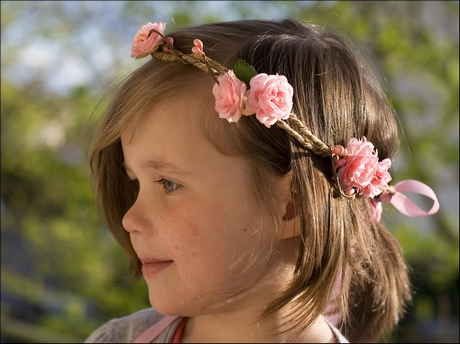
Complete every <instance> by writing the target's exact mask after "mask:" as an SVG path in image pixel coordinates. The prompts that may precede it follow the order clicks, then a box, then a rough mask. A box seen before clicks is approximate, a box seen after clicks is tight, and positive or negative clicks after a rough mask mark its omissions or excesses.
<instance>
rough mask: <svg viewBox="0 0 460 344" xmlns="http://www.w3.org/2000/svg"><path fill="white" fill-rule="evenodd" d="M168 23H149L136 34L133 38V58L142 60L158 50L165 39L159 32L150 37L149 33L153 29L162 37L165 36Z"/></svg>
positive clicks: (153, 32)
mask: <svg viewBox="0 0 460 344" xmlns="http://www.w3.org/2000/svg"><path fill="white" fill-rule="evenodd" d="M165 28H166V23H161V22H155V23H153V24H152V23H150V22H148V23H147V24H145V25H144V26H142V27H141V29H140V30H139V31H138V32H137V33H136V35H135V36H134V38H133V44H132V46H131V57H133V58H135V59H140V58H142V57H145V56H147V55H148V54H151V53H153V52H155V51H157V50H158V48H159V46H160V45H161V44H162V43H163V37H161V36H160V35H159V34H158V33H157V32H155V31H152V33H151V34H150V36H149V32H150V30H152V29H155V30H157V31H158V32H160V33H161V34H162V35H163V34H164V31H165Z"/></svg>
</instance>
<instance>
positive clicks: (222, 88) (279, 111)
mask: <svg viewBox="0 0 460 344" xmlns="http://www.w3.org/2000/svg"><path fill="white" fill-rule="evenodd" d="M165 28H166V23H162V22H155V23H150V22H149V23H147V24H146V25H144V26H142V28H141V29H140V30H139V31H138V32H137V33H136V35H135V36H134V39H133V43H132V48H131V57H133V58H135V59H139V58H143V57H146V56H148V55H151V56H152V57H153V58H155V59H158V60H162V61H166V62H175V61H180V62H182V63H185V64H192V65H194V66H196V67H198V68H200V69H201V70H203V71H204V72H206V73H208V74H210V75H211V76H212V77H213V78H214V81H215V84H214V86H213V89H212V92H213V95H214V97H215V110H216V112H217V113H218V114H219V116H220V118H224V119H226V120H227V121H229V122H230V123H232V122H238V121H239V120H240V118H241V116H252V115H255V117H256V118H257V120H258V121H259V122H260V123H262V124H263V125H265V126H266V127H267V128H270V126H272V125H274V124H276V125H278V126H279V127H281V128H283V129H285V130H286V131H287V132H288V133H289V134H290V135H292V136H293V137H294V138H295V139H296V140H297V141H298V142H299V143H300V144H302V145H303V146H304V147H305V148H307V149H308V150H311V151H313V152H314V153H315V154H318V155H321V156H323V157H327V156H330V157H332V160H333V172H334V175H335V177H336V180H337V184H338V186H339V187H340V188H339V190H338V191H339V192H340V193H341V194H342V195H343V196H344V197H346V198H348V199H350V200H352V199H354V198H355V197H360V196H361V197H366V198H370V201H371V202H370V203H371V206H372V211H373V215H374V217H375V218H376V219H377V220H380V217H381V213H382V203H392V204H393V205H394V206H395V208H396V209H398V210H399V211H400V212H401V213H403V214H405V215H407V216H411V217H420V216H427V215H432V214H434V213H436V212H437V211H438V209H439V203H438V200H437V198H436V195H435V193H434V191H433V190H432V189H431V188H429V187H428V186H427V185H425V184H423V183H421V182H419V181H416V180H404V181H401V182H399V183H397V184H396V185H394V186H389V185H388V182H390V181H391V179H392V178H391V175H390V174H389V172H388V169H389V168H390V166H391V160H390V159H384V160H382V161H379V158H378V153H377V150H376V149H375V147H374V145H373V144H372V143H371V142H368V141H367V139H366V137H364V136H363V137H362V138H360V139H356V138H352V139H351V140H350V141H349V142H348V144H347V147H346V148H345V147H343V146H341V145H337V146H335V147H334V148H332V149H331V148H330V147H329V146H328V145H326V144H325V143H324V142H322V141H321V140H320V139H319V138H317V137H316V136H315V135H313V134H312V133H311V132H310V130H309V129H308V128H307V127H306V126H305V125H304V124H303V123H302V122H301V121H300V120H299V119H298V117H297V116H296V115H295V114H294V113H293V112H292V99H293V95H294V90H293V88H292V86H291V85H290V84H289V82H288V80H287V78H286V77H285V76H284V75H278V74H275V75H267V74H265V73H257V71H256V70H255V69H254V68H253V67H252V66H250V65H248V64H247V63H246V62H245V61H243V60H241V59H237V60H236V62H235V64H234V66H233V69H231V70H229V69H227V68H226V67H224V66H222V65H220V64H219V63H217V62H216V61H214V60H212V59H211V58H209V57H207V56H206V54H205V53H204V46H203V42H202V41H200V40H199V39H195V40H194V41H193V45H194V46H193V47H192V49H191V50H192V51H191V53H190V54H185V53H183V52H181V51H179V50H176V49H175V48H174V40H173V38H172V37H167V38H166V37H165V36H164V30H165ZM402 192H413V193H418V194H421V195H424V196H427V197H429V198H431V199H432V200H433V201H434V203H433V206H432V208H431V209H430V210H429V211H428V212H426V211H424V210H422V209H420V208H419V207H418V206H417V205H416V204H415V203H414V202H412V201H411V200H410V199H409V198H408V197H407V196H406V195H404V194H402Z"/></svg>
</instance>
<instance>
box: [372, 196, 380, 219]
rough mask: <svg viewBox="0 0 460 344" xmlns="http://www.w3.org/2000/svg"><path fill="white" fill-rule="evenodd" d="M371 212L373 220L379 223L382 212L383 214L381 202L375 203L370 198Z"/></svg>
mask: <svg viewBox="0 0 460 344" xmlns="http://www.w3.org/2000/svg"><path fill="white" fill-rule="evenodd" d="M370 201H371V210H372V216H373V217H374V219H376V220H377V221H380V219H381V217H382V212H383V207H382V203H381V202H376V201H375V200H374V199H373V198H371V200H370Z"/></svg>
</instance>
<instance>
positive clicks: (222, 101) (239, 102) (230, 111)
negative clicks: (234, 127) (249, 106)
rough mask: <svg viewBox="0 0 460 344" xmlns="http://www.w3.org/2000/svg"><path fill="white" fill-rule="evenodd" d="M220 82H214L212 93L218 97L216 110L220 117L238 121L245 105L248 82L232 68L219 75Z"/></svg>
mask: <svg viewBox="0 0 460 344" xmlns="http://www.w3.org/2000/svg"><path fill="white" fill-rule="evenodd" d="M218 81H219V84H217V83H216V84H214V87H213V88H212V93H213V94H214V97H215V98H216V103H215V110H216V111H217V113H218V114H219V116H220V118H225V119H226V120H227V121H229V122H230V123H231V122H238V121H239V119H240V117H241V113H242V112H243V106H244V93H245V92H246V84H245V83H244V82H242V81H240V80H238V78H237V77H236V76H235V74H234V73H233V71H232V70H229V71H228V72H227V73H225V74H223V75H221V76H219V78H218Z"/></svg>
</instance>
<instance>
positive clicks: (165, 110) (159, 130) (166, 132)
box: [121, 92, 222, 169]
mask: <svg viewBox="0 0 460 344" xmlns="http://www.w3.org/2000/svg"><path fill="white" fill-rule="evenodd" d="M198 94H199V93H198ZM198 94H197V93H196V92H188V93H187V92H184V93H182V94H180V95H178V96H177V97H169V98H168V99H165V100H164V101H161V102H159V103H156V104H154V105H153V106H152V107H151V109H150V110H149V111H147V112H146V113H145V114H143V115H142V116H140V117H139V118H138V119H137V120H136V121H135V122H133V123H131V124H130V125H129V126H128V128H127V129H126V130H125V131H124V132H123V133H122V135H121V142H122V149H123V155H124V160H125V165H126V166H127V167H131V166H133V165H135V166H142V165H155V162H158V164H157V165H158V166H161V165H171V166H178V167H181V168H184V169H187V168H189V167H191V166H192V165H193V163H194V162H200V163H201V164H202V165H203V167H206V168H211V167H212V165H213V161H218V160H219V158H220V156H219V155H222V153H220V152H219V151H218V150H217V149H216V148H215V146H214V145H213V144H212V143H211V142H210V141H209V140H208V138H207V135H205V133H204V129H203V125H202V124H203V118H205V117H206V116H207V117H209V116H217V118H218V117H219V116H218V114H217V113H215V112H214V109H213V103H211V104H210V102H209V100H207V99H205V98H204V97H199V95H198ZM211 97H212V93H211ZM218 120H220V119H218ZM210 157H212V159H213V160H212V159H209V158H210ZM151 162H154V163H153V164H152V163H151Z"/></svg>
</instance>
